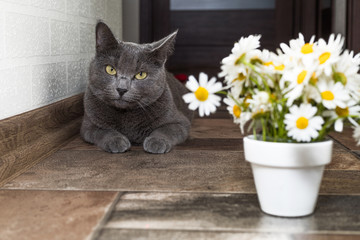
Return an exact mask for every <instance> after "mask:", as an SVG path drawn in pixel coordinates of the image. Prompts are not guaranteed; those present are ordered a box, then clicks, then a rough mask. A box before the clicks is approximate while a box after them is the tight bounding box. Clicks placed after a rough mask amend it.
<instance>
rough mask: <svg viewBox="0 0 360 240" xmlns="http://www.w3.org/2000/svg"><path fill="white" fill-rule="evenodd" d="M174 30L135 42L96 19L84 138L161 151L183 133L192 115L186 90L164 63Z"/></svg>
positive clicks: (108, 146)
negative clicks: (151, 40) (157, 38)
mask: <svg viewBox="0 0 360 240" xmlns="http://www.w3.org/2000/svg"><path fill="white" fill-rule="evenodd" d="M176 34H177V32H174V33H172V34H170V35H169V36H167V37H165V38H163V39H161V40H160V41H157V42H154V43H150V44H135V43H127V42H122V41H118V40H116V38H115V37H114V35H113V33H112V32H111V30H110V28H109V27H108V26H107V25H106V24H105V23H102V22H99V23H98V24H97V25H96V56H95V58H94V60H93V61H92V62H91V64H90V73H89V83H88V87H87V89H86V92H85V97H84V106H85V114H84V119H83V122H82V126H81V136H82V138H83V139H84V140H85V141H86V142H89V143H92V144H95V145H96V146H98V147H100V148H101V149H103V150H105V151H107V152H111V153H121V152H125V151H127V150H129V149H130V147H131V145H132V144H135V145H140V144H142V146H143V148H144V150H145V151H146V152H149V153H166V152H169V151H170V150H171V148H172V147H173V146H175V145H176V144H179V143H182V142H184V141H185V140H186V139H187V137H188V135H189V129H190V124H191V120H192V117H193V112H192V111H191V110H189V109H188V108H187V105H186V104H185V103H184V102H183V100H182V98H181V96H182V95H183V94H185V93H186V92H187V90H186V88H185V87H184V86H183V85H182V84H181V83H180V82H179V81H178V80H177V79H175V78H174V77H173V75H172V74H170V73H168V72H167V71H166V69H165V62H166V60H167V58H168V56H169V55H170V54H171V52H172V50H173V47H174V42H175V37H176Z"/></svg>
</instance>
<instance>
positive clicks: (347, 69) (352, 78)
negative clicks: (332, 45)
mask: <svg viewBox="0 0 360 240" xmlns="http://www.w3.org/2000/svg"><path fill="white" fill-rule="evenodd" d="M359 65H360V53H359V54H357V55H356V56H354V52H353V51H351V52H349V51H348V50H345V51H344V53H343V54H342V55H341V56H340V59H339V61H338V62H337V63H336V64H335V65H334V72H333V74H332V77H333V79H334V81H336V82H341V83H342V84H343V85H344V86H345V89H346V90H348V91H349V93H350V95H351V96H352V97H353V98H355V99H356V100H360V92H359V91H358V90H359V89H360V75H359V74H358V72H359Z"/></svg>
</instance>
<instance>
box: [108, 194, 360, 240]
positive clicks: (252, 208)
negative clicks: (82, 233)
mask: <svg viewBox="0 0 360 240" xmlns="http://www.w3.org/2000/svg"><path fill="white" fill-rule="evenodd" d="M359 202H360V196H320V197H319V200H318V204H317V208H316V210H315V213H314V214H313V215H311V216H307V217H302V218H291V219H289V218H281V217H273V216H269V215H267V214H264V213H263V212H262V211H261V210H260V208H259V204H258V200H257V196H256V195H255V194H209V193H208V194H206V193H191V194H190V193H151V192H148V193H126V194H124V195H123V196H122V197H121V198H120V199H119V202H118V203H117V204H116V207H115V209H114V211H113V213H112V214H111V216H110V218H109V220H108V222H107V223H106V224H105V225H104V228H106V229H144V230H187V231H205V230H207V231H241V232H253V233H254V232H260V233H267V232H268V233H284V234H298V233H301V234H304V233H322V234H324V233H326V234H336V233H344V232H347V233H350V234H351V233H352V234H358V235H360V207H359ZM330 219H331V221H329V220H330Z"/></svg>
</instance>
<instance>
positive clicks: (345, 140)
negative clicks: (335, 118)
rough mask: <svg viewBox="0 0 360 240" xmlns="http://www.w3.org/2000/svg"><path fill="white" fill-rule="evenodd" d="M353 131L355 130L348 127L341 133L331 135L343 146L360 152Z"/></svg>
mask: <svg viewBox="0 0 360 240" xmlns="http://www.w3.org/2000/svg"><path fill="white" fill-rule="evenodd" d="M353 131H354V130H353V129H352V128H350V127H348V128H344V130H343V132H341V133H338V132H332V133H330V134H329V135H330V136H331V137H332V138H334V139H335V140H337V141H338V142H340V143H341V144H343V145H344V146H345V147H347V148H348V149H350V150H354V151H356V150H357V151H360V146H356V141H355V140H354V138H353V137H352V135H353Z"/></svg>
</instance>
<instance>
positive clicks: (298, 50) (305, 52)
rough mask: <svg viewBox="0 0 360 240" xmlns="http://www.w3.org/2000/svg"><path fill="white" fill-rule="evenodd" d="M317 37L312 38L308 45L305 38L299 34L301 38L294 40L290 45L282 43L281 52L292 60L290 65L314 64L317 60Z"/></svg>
mask: <svg viewBox="0 0 360 240" xmlns="http://www.w3.org/2000/svg"><path fill="white" fill-rule="evenodd" d="M314 40H315V36H312V37H311V39H310V41H309V42H308V43H306V42H305V40H304V36H303V35H302V34H301V33H299V38H297V39H292V40H290V42H289V45H287V44H285V43H281V44H280V47H281V50H282V51H283V52H284V53H285V55H287V56H288V57H289V58H290V61H289V62H288V63H290V65H297V64H299V63H302V64H304V65H306V66H310V65H312V64H313V62H314V59H315V52H314Z"/></svg>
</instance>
